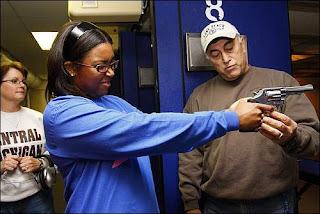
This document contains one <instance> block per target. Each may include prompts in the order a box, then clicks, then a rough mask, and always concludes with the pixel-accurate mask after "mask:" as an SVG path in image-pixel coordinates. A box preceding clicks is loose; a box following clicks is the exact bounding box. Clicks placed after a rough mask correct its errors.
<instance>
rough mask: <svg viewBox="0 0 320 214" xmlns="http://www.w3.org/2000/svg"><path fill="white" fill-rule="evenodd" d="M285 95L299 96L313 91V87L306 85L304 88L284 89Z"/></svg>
mask: <svg viewBox="0 0 320 214" xmlns="http://www.w3.org/2000/svg"><path fill="white" fill-rule="evenodd" d="M284 89H285V90H286V93H287V95H290V94H301V93H304V92H308V91H313V85H311V84H308V85H304V86H296V87H285V88H284Z"/></svg>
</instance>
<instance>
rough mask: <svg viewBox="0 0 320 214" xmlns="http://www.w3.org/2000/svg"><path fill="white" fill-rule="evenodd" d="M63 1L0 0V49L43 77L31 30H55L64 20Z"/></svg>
mask: <svg viewBox="0 0 320 214" xmlns="http://www.w3.org/2000/svg"><path fill="white" fill-rule="evenodd" d="M67 5H68V2H67V1H1V48H2V49H3V50H4V51H5V53H6V52H7V53H6V54H8V55H9V57H13V58H14V59H17V60H19V61H21V62H22V63H24V64H25V65H26V67H27V68H28V69H29V70H30V71H31V72H32V73H35V74H37V75H38V76H39V77H40V78H41V79H46V76H47V72H46V70H47V69H46V58H47V54H48V51H43V50H41V48H40V47H39V45H38V44H37V42H36V41H35V39H34V38H33V36H32V34H31V31H58V30H59V29H60V27H61V26H62V25H63V24H64V23H66V22H68V13H67V9H68V7H67Z"/></svg>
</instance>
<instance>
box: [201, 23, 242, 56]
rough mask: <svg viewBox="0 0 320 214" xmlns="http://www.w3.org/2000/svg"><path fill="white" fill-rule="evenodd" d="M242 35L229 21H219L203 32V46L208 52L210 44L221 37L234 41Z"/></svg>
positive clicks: (208, 26)
mask: <svg viewBox="0 0 320 214" xmlns="http://www.w3.org/2000/svg"><path fill="white" fill-rule="evenodd" d="M237 34H239V35H240V33H239V32H238V30H237V28H236V27H235V26H233V25H232V24H230V23H229V22H227V21H217V22H213V23H210V24H209V25H207V26H206V27H205V28H204V29H203V30H202V32H201V45H202V48H203V51H204V52H206V51H207V48H208V46H209V44H210V42H211V41H212V40H214V39H216V38H219V37H226V38H230V39H234V38H235V37H236V35H237Z"/></svg>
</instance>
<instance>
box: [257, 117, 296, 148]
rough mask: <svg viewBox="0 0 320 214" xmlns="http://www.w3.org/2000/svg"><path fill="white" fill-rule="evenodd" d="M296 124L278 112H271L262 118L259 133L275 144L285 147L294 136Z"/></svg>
mask: <svg viewBox="0 0 320 214" xmlns="http://www.w3.org/2000/svg"><path fill="white" fill-rule="evenodd" d="M296 131H297V123H296V122H294V121H293V120H292V119H291V118H290V117H288V116H287V115H284V114H282V113H279V112H276V111H274V112H271V113H270V114H269V115H268V116H265V117H263V119H262V124H261V128H260V130H259V132H260V133H261V134H262V135H264V136H265V137H267V138H269V139H270V140H272V141H273V142H274V143H276V144H280V145H285V144H286V143H287V142H289V141H290V140H291V139H292V138H293V137H294V136H295V135H296Z"/></svg>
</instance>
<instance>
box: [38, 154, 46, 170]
mask: <svg viewBox="0 0 320 214" xmlns="http://www.w3.org/2000/svg"><path fill="white" fill-rule="evenodd" d="M38 160H39V161H40V168H39V170H43V169H44V168H46V167H48V164H47V162H46V161H45V160H44V159H43V158H42V157H41V158H38Z"/></svg>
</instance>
